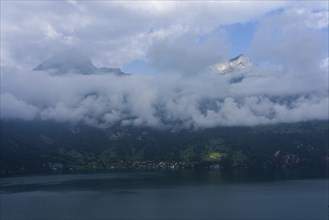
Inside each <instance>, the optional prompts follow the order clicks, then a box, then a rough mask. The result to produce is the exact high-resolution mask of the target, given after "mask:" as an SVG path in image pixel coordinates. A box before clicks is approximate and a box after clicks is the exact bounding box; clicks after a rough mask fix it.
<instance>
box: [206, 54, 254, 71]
mask: <svg viewBox="0 0 329 220" xmlns="http://www.w3.org/2000/svg"><path fill="white" fill-rule="evenodd" d="M254 65H255V64H254V63H253V62H252V61H251V60H250V59H249V57H247V56H246V55H244V54H240V55H238V56H236V57H234V58H232V59H230V60H229V61H227V62H225V63H220V64H215V65H214V66H213V67H212V69H213V70H215V72H218V73H220V74H226V73H229V72H232V71H235V70H243V69H246V68H248V67H251V66H254Z"/></svg>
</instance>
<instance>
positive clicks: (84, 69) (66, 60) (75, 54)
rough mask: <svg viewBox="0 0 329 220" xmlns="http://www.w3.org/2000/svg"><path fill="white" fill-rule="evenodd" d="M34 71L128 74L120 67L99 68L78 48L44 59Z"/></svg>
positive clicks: (58, 73) (57, 73)
mask: <svg viewBox="0 0 329 220" xmlns="http://www.w3.org/2000/svg"><path fill="white" fill-rule="evenodd" d="M33 70H34V71H50V72H52V73H54V74H56V75H62V74H67V73H76V74H83V75H90V74H102V73H111V74H115V75H128V74H126V73H123V72H122V71H121V70H120V69H119V68H108V67H101V68H97V67H95V66H94V64H93V63H92V62H91V60H90V59H89V57H87V56H85V55H83V54H82V53H80V52H79V51H78V50H74V49H73V50H68V51H65V52H63V53H60V54H57V55H55V56H53V57H51V58H49V59H48V60H46V61H44V62H43V63H41V64H40V65H38V66H37V67H35V68H34V69H33Z"/></svg>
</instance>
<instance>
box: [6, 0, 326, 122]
mask: <svg viewBox="0 0 329 220" xmlns="http://www.w3.org/2000/svg"><path fill="white" fill-rule="evenodd" d="M328 7H329V6H328V2H327V1H73V0H70V1H1V39H0V40H1V118H2V119H22V120H55V121H59V122H70V123H86V124H89V125H93V126H98V127H101V128H106V127H109V126H112V125H114V124H121V125H133V126H151V127H179V128H203V127H214V126H235V125H257V124H267V123H278V122H296V121H305V120H314V119H321V120H323V119H325V120H327V119H328V61H329V59H328ZM69 49H78V50H79V51H81V53H83V54H84V55H86V56H88V57H90V59H91V61H92V62H93V63H94V65H95V66H97V67H103V66H106V67H116V68H121V69H122V70H123V71H124V72H127V73H130V74H132V75H131V76H129V77H115V76H111V75H90V76H85V75H77V74H68V75H64V76H63V75H62V76H61V77H59V76H54V75H52V74H50V73H48V72H47V71H45V72H35V71H31V70H32V69H33V68H34V67H36V66H37V65H39V64H40V63H42V62H43V61H45V60H46V59H48V58H50V57H52V56H54V55H56V54H59V53H62V52H63V51H66V50H69ZM239 54H246V55H247V56H249V57H250V59H251V60H252V61H253V62H254V63H255V64H257V68H256V69H254V70H253V73H250V74H249V75H247V76H246V77H245V78H244V79H243V80H242V81H240V82H239V83H231V82H232V78H234V77H236V75H237V74H241V73H232V74H231V75H227V76H221V75H218V74H214V73H212V72H211V71H210V69H211V68H210V67H211V66H213V65H215V64H218V63H223V62H225V61H227V60H228V59H230V58H232V57H235V56H237V55H239Z"/></svg>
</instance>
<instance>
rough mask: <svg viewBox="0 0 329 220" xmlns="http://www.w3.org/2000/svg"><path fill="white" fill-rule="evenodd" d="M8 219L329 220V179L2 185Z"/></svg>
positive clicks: (184, 177)
mask: <svg viewBox="0 0 329 220" xmlns="http://www.w3.org/2000/svg"><path fill="white" fill-rule="evenodd" d="M0 217H1V218H0V219H1V220H4V219H33V220H37V219H42V220H47V219H94V220H97V219H177V220H178V219H232V220H233V219H261V220H266V219H273V220H274V219H284V220H288V219H289V220H293V219H305V220H306V219H307V220H309V219H314V220H315V219H328V179H326V178H305V177H301V176H300V175H292V174H266V173H265V174H262V175H259V174H257V175H253V174H250V173H244V172H233V173H222V172H219V171H202V172H200V171H199V172H192V171H189V172H188V171H185V172H172V173H170V172H133V173H128V172H122V173H101V174H100V173H99V174H67V175H50V176H26V177H13V178H2V179H1V216H0Z"/></svg>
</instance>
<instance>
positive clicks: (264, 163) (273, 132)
mask: <svg viewBox="0 0 329 220" xmlns="http://www.w3.org/2000/svg"><path fill="white" fill-rule="evenodd" d="M0 135H1V138H0V152H1V154H0V176H1V175H17V174H28V173H48V172H52V171H63V172H70V171H93V170H100V171H101V170H113V169H131V170H141V169H142V170H143V169H144V170H145V169H164V168H165V169H166V168H169V169H176V168H178V169H179V168H188V169H190V168H196V169H197V168H200V169H208V168H216V169H218V168H221V169H227V170H229V169H233V168H234V169H236V168H251V169H258V170H260V169H296V170H298V169H315V170H321V169H322V170H323V169H325V168H326V164H327V163H328V157H327V155H328V154H327V153H328V141H329V140H328V121H312V122H300V123H292V124H276V125H263V126H255V127H217V128H208V129H203V130H199V131H193V130H180V131H177V132H171V131H170V130H156V129H152V128H147V127H138V128H137V127H112V128H109V129H97V128H94V127H89V126H84V125H75V126H73V125H71V124H66V123H56V122H51V121H19V120H17V121H15V120H8V121H6V120H2V121H1V126H0Z"/></svg>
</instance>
